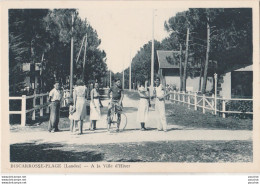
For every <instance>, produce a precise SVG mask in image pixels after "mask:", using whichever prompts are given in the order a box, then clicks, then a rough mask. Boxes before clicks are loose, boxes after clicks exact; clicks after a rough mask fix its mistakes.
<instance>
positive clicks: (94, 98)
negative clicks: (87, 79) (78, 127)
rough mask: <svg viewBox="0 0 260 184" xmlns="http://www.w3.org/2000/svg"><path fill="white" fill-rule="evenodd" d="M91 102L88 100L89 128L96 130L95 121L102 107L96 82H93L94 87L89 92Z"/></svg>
mask: <svg viewBox="0 0 260 184" xmlns="http://www.w3.org/2000/svg"><path fill="white" fill-rule="evenodd" d="M90 97H91V102H90V121H91V124H90V129H91V130H96V123H97V121H98V120H99V119H100V118H101V111H100V107H103V105H102V103H101V101H100V94H99V85H98V82H96V83H95V85H94V88H93V89H92V90H91V92H90Z"/></svg>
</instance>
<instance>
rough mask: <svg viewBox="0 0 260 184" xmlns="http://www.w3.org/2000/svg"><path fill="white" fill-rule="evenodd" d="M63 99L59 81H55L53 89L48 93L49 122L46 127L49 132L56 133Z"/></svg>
mask: <svg viewBox="0 0 260 184" xmlns="http://www.w3.org/2000/svg"><path fill="white" fill-rule="evenodd" d="M62 97H63V92H62V90H61V88H60V83H59V81H55V84H54V88H53V89H52V90H51V91H50V93H49V101H50V102H51V103H50V121H49V126H48V131H49V132H52V133H53V132H57V131H59V129H58V124H59V120H60V103H61V100H62Z"/></svg>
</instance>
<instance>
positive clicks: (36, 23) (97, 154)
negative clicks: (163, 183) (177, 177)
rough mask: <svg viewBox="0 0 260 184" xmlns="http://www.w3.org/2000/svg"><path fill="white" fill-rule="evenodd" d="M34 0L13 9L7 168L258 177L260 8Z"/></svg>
mask: <svg viewBox="0 0 260 184" xmlns="http://www.w3.org/2000/svg"><path fill="white" fill-rule="evenodd" d="M187 2H188V1H187ZM27 4H28V6H26V5H24V6H23V7H18V5H14V4H9V5H8V6H5V7H3V9H4V10H5V11H3V16H2V20H3V22H4V23H6V24H4V25H6V28H5V29H4V30H3V31H2V33H1V37H3V36H6V35H7V38H5V39H6V41H5V42H4V44H2V46H3V47H2V55H5V58H6V59H3V61H2V62H4V64H3V63H2V65H5V66H6V67H5V68H6V69H7V70H5V68H2V69H3V70H2V71H4V72H5V74H4V75H2V80H3V79H6V84H7V85H6V86H4V87H5V88H6V91H7V93H6V94H7V96H4V97H3V95H2V99H3V98H4V100H5V102H6V101H7V102H6V103H7V105H6V106H5V110H4V108H3V103H1V105H2V112H1V113H2V116H7V120H8V121H2V120H3V119H2V120H1V122H2V123H1V124H3V123H4V125H1V126H2V132H1V133H2V143H3V142H5V143H4V144H2V150H4V149H5V153H3V152H2V160H5V161H4V162H3V163H6V164H5V166H4V167H3V165H2V169H3V170H5V171H8V172H15V171H25V172H27V171H28V172H29V170H34V171H33V172H37V171H47V172H50V171H51V170H52V169H54V170H56V171H58V172H61V173H62V172H65V173H66V172H74V171H75V172H77V171H78V170H86V171H90V172H91V170H92V171H93V172H99V169H100V171H101V172H114V171H115V172H139V171H140V172H176V171H177V170H178V168H179V167H176V166H180V164H185V165H188V167H186V168H185V169H188V170H189V164H191V167H190V171H193V172H196V171H198V172H199V170H196V164H204V165H203V168H204V169H202V171H204V172H207V166H209V168H210V166H211V169H209V171H212V172H214V171H219V172H222V171H224V170H221V168H226V166H227V165H229V164H230V165H231V166H233V167H234V168H237V169H238V171H241V172H246V171H254V172H256V171H258V172H259V166H256V162H257V163H258V164H259V155H258V156H257V154H256V153H259V151H257V149H258V148H259V146H258V147H254V145H256V144H257V143H258V144H259V140H258V139H259V132H258V131H259V125H256V123H257V122H256V121H257V117H256V113H257V112H258V111H259V106H258V105H257V104H256V97H255V96H256V93H255V92H256V90H258V89H259V74H258V73H259V58H258V57H259V38H258V36H259V23H258V22H256V21H259V20H258V18H257V19H255V18H253V17H254V15H255V14H256V13H259V12H258V9H259V6H258V4H257V1H248V2H245V3H244V4H243V3H242V2H241V5H240V6H238V5H237V4H235V5H232V3H231V5H228V3H226V4H225V3H224V4H223V7H221V6H219V5H218V3H215V4H212V5H210V4H209V6H208V7H205V3H204V4H203V2H200V4H196V3H180V2H179V3H177V2H174V1H172V2H168V1H165V2H162V3H161V4H159V3H158V2H140V3H138V2H125V3H124V2H118V1H115V2H112V3H111V4H107V3H105V2H96V3H94V2H92V1H89V2H82V4H81V2H77V3H76V4H75V6H73V3H72V2H70V5H71V6H67V5H66V6H65V7H64V6H62V3H61V6H54V5H53V6H52V4H50V5H48V4H46V3H43V6H36V5H37V4H33V5H30V6H29V3H27ZM195 4H196V5H195ZM198 5H201V6H198ZM253 5H257V6H253ZM258 16H259V15H258ZM256 37H257V38H256ZM257 40H258V42H256V43H257V44H255V41H257ZM4 47H5V49H3V48H4ZM6 51H7V52H6ZM3 76H4V77H3ZM3 84H4V83H3ZM2 90H3V86H2ZM258 100H259V98H258ZM258 102H259V101H258ZM6 108H7V109H6ZM2 118H3V117H2ZM258 122H259V119H258ZM255 125H256V126H255ZM256 128H257V129H256ZM256 131H257V133H255V132H256ZM5 135H6V136H5ZM256 138H257V140H255V139H256ZM3 148H4V149H3ZM256 148H257V149H256ZM138 164H141V165H138ZM150 164H151V167H150ZM160 164H161V165H160ZM163 164H172V165H173V166H174V167H173V168H171V165H167V167H165V169H164V166H166V165H163ZM194 164H195V165H194ZM205 164H206V165H205ZM216 164H220V166H221V167H218V166H217V167H215V166H216ZM233 164H241V165H243V164H244V165H245V166H247V167H248V170H246V169H245V167H244V168H243V167H242V168H241V167H236V165H233ZM250 166H252V167H250ZM199 168H200V167H199ZM48 169H50V171H48ZM182 170H183V168H182V169H180V170H179V171H182ZM235 170H236V169H233V170H232V171H231V172H233V171H235ZM82 172H83V171H82ZM177 172H178V171H177Z"/></svg>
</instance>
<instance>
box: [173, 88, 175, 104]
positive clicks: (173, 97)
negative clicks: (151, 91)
mask: <svg viewBox="0 0 260 184" xmlns="http://www.w3.org/2000/svg"><path fill="white" fill-rule="evenodd" d="M175 100H176V91H175V90H174V91H173V102H174V103H175Z"/></svg>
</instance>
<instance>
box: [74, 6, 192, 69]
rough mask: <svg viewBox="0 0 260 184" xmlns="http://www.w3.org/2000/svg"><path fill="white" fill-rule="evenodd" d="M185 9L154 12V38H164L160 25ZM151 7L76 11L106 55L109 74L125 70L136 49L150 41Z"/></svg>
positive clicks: (162, 27) (81, 9) (164, 32)
mask: <svg viewBox="0 0 260 184" xmlns="http://www.w3.org/2000/svg"><path fill="white" fill-rule="evenodd" d="M184 10H187V8H171V9H166V8H163V9H156V10H155V11H154V15H155V16H154V39H155V40H158V41H161V40H162V39H163V38H165V37H167V36H168V33H167V32H166V31H165V30H164V22H165V21H168V19H169V18H170V17H172V16H174V15H175V14H176V13H177V12H181V11H184ZM152 15H153V8H143V7H131V8H129V7H124V6H122V7H119V8H118V7H117V8H105V9H104V8H80V9H79V16H80V17H81V18H82V19H85V18H87V21H88V22H89V24H90V25H91V26H92V27H93V28H94V29H95V30H96V31H97V34H98V36H99V38H100V39H101V45H100V49H102V50H104V51H105V52H106V54H107V66H108V69H109V70H112V71H113V72H121V71H122V70H123V69H125V68H128V67H129V65H130V62H131V59H132V58H133V57H134V56H135V54H136V53H137V52H138V50H140V48H141V47H142V46H143V45H144V44H146V43H148V42H149V41H150V40H152V27H153V26H152V22H153V21H152V20H153V18H152V17H153V16H152Z"/></svg>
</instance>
